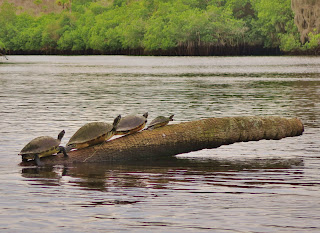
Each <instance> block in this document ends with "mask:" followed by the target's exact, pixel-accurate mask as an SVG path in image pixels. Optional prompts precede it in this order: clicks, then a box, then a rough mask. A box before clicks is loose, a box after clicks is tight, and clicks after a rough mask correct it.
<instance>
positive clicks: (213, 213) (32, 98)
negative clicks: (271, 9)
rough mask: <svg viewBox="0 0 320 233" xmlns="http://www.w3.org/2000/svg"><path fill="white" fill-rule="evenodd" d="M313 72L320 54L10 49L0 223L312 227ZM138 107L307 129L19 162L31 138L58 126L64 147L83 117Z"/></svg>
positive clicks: (7, 226)
mask: <svg viewBox="0 0 320 233" xmlns="http://www.w3.org/2000/svg"><path fill="white" fill-rule="evenodd" d="M319 73H320V58H319V57H129V56H88V57H87V56H11V57H10V60H9V61H8V62H7V61H4V62H2V63H1V64H0V85H1V88H0V119H1V121H0V137H1V138H0V139H1V150H0V154H1V156H0V176H1V184H0V209H1V211H0V230H1V231H4V232H24V231H28V232H38V231H43V229H46V232H128V231H129V232H145V231H150V232H201V231H203V232H285V231H286V232H310V231H314V232H318V231H319V229H320V222H319V215H320V212H319V210H320V204H319V203H320V201H319V200H320V196H319V193H320V192H319V187H320V182H319V168H320V162H319V161H320V160H319V154H320V151H319V148H320V145H319V142H320V138H319V135H320V134H319V128H320V118H319V115H320V102H319V90H320V76H319ZM144 112H149V114H150V118H154V117H156V116H158V115H170V114H175V121H174V122H173V123H179V122H184V121H190V120H197V119H202V118H208V117H227V116H243V115H246V116H247V115H279V116H283V117H299V118H301V119H302V121H303V123H304V125H305V132H304V134H303V136H301V137H295V138H286V139H282V140H279V141H267V140H265V141H259V142H247V143H238V144H233V145H229V146H225V147H220V148H217V149H214V150H202V151H197V152H192V153H188V154H184V155H179V156H177V159H171V160H167V161H157V162H151V161H146V163H145V164H74V165H73V166H71V167H63V166H55V167H40V168H36V167H23V168H21V167H19V166H18V164H19V163H20V161H21V158H20V157H19V156H17V154H18V153H19V151H20V150H21V148H22V146H23V145H25V144H26V143H27V142H29V141H30V140H31V139H32V138H35V137H37V136H41V135H49V136H53V137H56V136H55V135H57V134H58V133H59V132H60V131H61V130H62V129H64V130H65V131H66V135H65V138H64V139H63V141H62V145H64V144H65V143H66V142H67V141H68V139H69V138H70V137H71V136H72V134H73V133H74V132H75V131H76V130H77V129H79V127H80V126H82V125H83V124H85V123H88V122H92V121H106V122H110V123H111V122H112V121H113V119H114V118H115V117H116V116H117V115H118V114H122V115H127V114H143V113H144ZM191 157H195V158H196V159H191ZM199 157H202V158H203V159H202V160H201V159H199ZM273 157H274V159H273ZM300 158H301V160H300Z"/></svg>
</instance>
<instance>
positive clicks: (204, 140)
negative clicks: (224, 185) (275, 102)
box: [41, 116, 304, 165]
mask: <svg viewBox="0 0 320 233" xmlns="http://www.w3.org/2000/svg"><path fill="white" fill-rule="evenodd" d="M303 130H304V127H303V124H302V122H301V121H300V120H299V119H297V118H290V119H289V118H281V117H273V116H268V117H256V116H253V117H224V118H208V119H203V120H198V121H191V122H184V123H180V124H171V125H167V126H165V127H162V128H157V129H154V130H144V131H142V132H138V133H135V134H132V135H126V136H123V137H120V138H117V139H114V140H110V141H107V142H105V143H102V144H100V145H96V146H92V147H88V148H84V149H80V150H76V151H71V152H69V157H68V158H64V157H63V155H57V156H51V157H47V158H42V159H41V161H42V162H43V163H44V164H49V165H55V164H66V165H67V164H72V163H75V162H80V163H85V162H115V161H117V162H121V161H123V162H125V161H137V160H144V161H145V160H156V159H161V158H164V157H166V158H168V157H170V156H171V157H172V156H174V155H177V154H181V153H187V152H191V151H197V150H201V149H205V148H216V147H219V146H221V145H228V144H232V143H235V142H247V141H258V140H262V139H274V140H278V139H281V138H284V137H293V136H299V135H301V134H302V133H303Z"/></svg>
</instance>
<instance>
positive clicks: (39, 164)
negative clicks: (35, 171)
mask: <svg viewBox="0 0 320 233" xmlns="http://www.w3.org/2000/svg"><path fill="white" fill-rule="evenodd" d="M34 161H35V162H36V164H37V166H38V167H40V166H42V165H43V163H42V162H41V161H40V158H39V155H35V156H34Z"/></svg>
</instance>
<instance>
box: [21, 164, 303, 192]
mask: <svg viewBox="0 0 320 233" xmlns="http://www.w3.org/2000/svg"><path fill="white" fill-rule="evenodd" d="M302 165H303V161H302V160H301V159H280V158H273V159H249V160H238V161H237V160H214V159H202V160H201V159H175V158H172V159H168V160H160V161H156V162H154V161H153V162H151V161H147V162H146V163H145V164H143V163H142V162H139V163H137V164H135V163H121V164H119V163H112V164H96V163H92V164H77V165H76V166H73V167H62V166H56V167H36V168H34V167H32V168H23V169H22V176H23V177H25V178H28V180H32V181H35V182H37V183H40V184H42V185H44V186H51V185H59V184H60V179H61V178H62V177H63V176H69V177H70V178H71V179H69V184H74V185H79V186H81V187H83V188H86V189H90V190H97V191H108V188H110V187H138V188H146V187H148V188H157V189H158V188H161V189H166V186H167V185H168V184H169V183H172V182H186V183H189V182H193V178H192V177H194V176H196V177H199V176H201V177H203V179H206V181H205V182H206V183H208V182H209V183H212V184H214V185H226V186H228V183H225V182H224V183H220V182H221V176H225V179H226V180H225V181H227V180H228V179H232V180H237V175H238V173H239V172H240V171H246V170H252V171H254V170H259V169H263V170H266V171H268V170H270V171H271V170H277V172H279V173H283V172H284V173H285V172H286V171H285V169H290V168H292V167H295V166H302ZM282 170H283V171H282ZM216 174H219V178H218V180H216V178H217V177H216V176H215V175H216ZM239 182H240V183H243V182H242V181H240V180H239ZM260 182H264V183H269V180H268V179H265V180H264V179H261V180H260ZM258 183H259V182H258ZM258 183H257V184H258ZM232 185H234V184H232ZM239 186H243V184H239ZM253 187H254V186H253ZM248 188H249V186H248Z"/></svg>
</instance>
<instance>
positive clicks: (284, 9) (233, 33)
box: [0, 0, 320, 52]
mask: <svg viewBox="0 0 320 233" xmlns="http://www.w3.org/2000/svg"><path fill="white" fill-rule="evenodd" d="M34 4H38V5H39V4H44V3H43V1H42V0H34ZM56 4H59V5H60V6H61V7H62V8H63V9H65V10H62V11H61V12H60V13H50V14H46V15H39V16H34V15H29V14H27V13H22V14H18V15H17V14H16V8H15V6H14V5H13V4H11V3H8V1H4V2H3V4H2V5H1V6H0V25H1V27H0V48H1V47H5V48H7V49H8V50H22V51H32V50H37V51H45V52H50V51H51V50H62V51H85V50H89V49H91V50H98V51H100V52H106V51H118V50H123V49H139V48H142V49H144V50H148V51H155V50H167V49H173V48H176V47H183V48H186V49H192V48H197V47H205V46H218V47H224V46H228V47H230V46H231V47H237V46H241V45H251V46H265V47H267V48H273V47H279V48H280V49H281V50H283V51H288V52H290V51H299V50H300V51H306V50H312V49H316V48H318V47H319V41H320V34H316V33H311V34H309V41H308V42H307V43H306V44H305V45H301V43H300V41H299V33H298V30H297V28H296V26H295V24H294V20H293V17H294V15H293V12H292V10H291V7H290V0H241V1H240V0H73V1H72V0H56ZM71 8H72V11H71Z"/></svg>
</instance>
